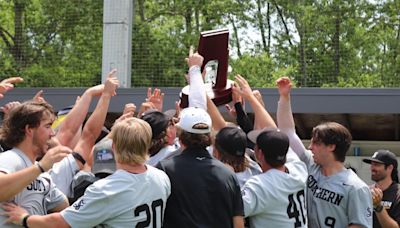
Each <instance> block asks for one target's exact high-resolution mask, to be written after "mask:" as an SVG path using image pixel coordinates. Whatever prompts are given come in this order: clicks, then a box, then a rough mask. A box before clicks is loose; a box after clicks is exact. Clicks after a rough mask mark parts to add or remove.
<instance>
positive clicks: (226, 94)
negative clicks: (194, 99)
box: [179, 79, 233, 108]
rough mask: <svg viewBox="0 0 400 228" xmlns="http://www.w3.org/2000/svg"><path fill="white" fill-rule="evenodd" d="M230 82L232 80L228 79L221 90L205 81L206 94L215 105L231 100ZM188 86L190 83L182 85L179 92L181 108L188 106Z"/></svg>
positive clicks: (231, 82)
mask: <svg viewBox="0 0 400 228" xmlns="http://www.w3.org/2000/svg"><path fill="white" fill-rule="evenodd" d="M232 84H233V81H231V80H229V79H228V82H227V83H226V86H225V88H224V89H222V90H221V89H218V90H216V89H213V88H212V84H211V83H205V84H204V85H205V87H206V93H207V96H208V97H210V98H211V100H212V101H213V102H214V104H215V105H216V106H220V105H223V104H227V103H229V102H231V101H232ZM189 87H190V85H187V86H185V87H183V89H182V91H181V93H180V94H179V97H180V99H181V104H180V107H181V108H186V107H188V106H189V96H188V94H189Z"/></svg>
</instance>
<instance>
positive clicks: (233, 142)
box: [215, 127, 247, 157]
mask: <svg viewBox="0 0 400 228" xmlns="http://www.w3.org/2000/svg"><path fill="white" fill-rule="evenodd" d="M215 145H216V147H217V149H218V150H220V151H221V152H224V153H227V154H230V155H234V156H239V157H242V156H244V153H245V151H246V147H247V138H246V133H245V132H244V131H243V130H242V129H240V128H238V127H224V128H222V129H221V130H220V131H219V132H218V134H217V135H216V136H215Z"/></svg>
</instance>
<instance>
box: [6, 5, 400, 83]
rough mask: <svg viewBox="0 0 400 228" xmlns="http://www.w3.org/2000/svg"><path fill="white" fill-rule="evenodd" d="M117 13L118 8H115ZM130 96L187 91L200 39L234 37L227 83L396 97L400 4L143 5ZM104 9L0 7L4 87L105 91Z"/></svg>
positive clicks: (136, 17)
mask: <svg viewBox="0 0 400 228" xmlns="http://www.w3.org/2000/svg"><path fill="white" fill-rule="evenodd" d="M114 2H115V4H120V3H119V1H114ZM133 2H134V8H133V9H134V10H133V12H132V13H133V26H132V68H131V69H132V70H131V72H132V83H131V84H132V86H134V87H142V86H167V87H175V86H176V87H181V86H183V85H184V84H185V80H184V74H185V72H186V71H187V69H186V68H187V67H186V63H185V61H184V58H185V57H186V56H187V53H188V49H189V47H190V46H191V45H194V46H196V45H197V43H198V38H199V34H200V32H201V31H206V30H211V29H217V28H228V29H229V31H230V53H231V54H230V57H231V59H230V66H231V67H230V69H231V71H230V73H229V76H230V77H232V76H233V75H234V74H237V73H239V74H241V75H244V76H245V77H246V78H247V79H248V80H249V82H250V83H251V85H252V86H254V87H272V86H273V85H274V81H275V79H276V78H277V77H279V76H281V75H283V74H285V75H288V76H290V77H291V78H292V79H293V80H294V81H295V82H296V84H297V86H299V87H366V88H372V87H399V86H400V57H398V55H399V54H400V14H399V12H400V4H399V2H398V1H395V0H393V1H390V0H388V1H354V2H350V3H349V2H342V1H327V0H318V1H306V0H302V1H265V0H258V1H236V0H220V1H212V0H204V1H169V0H136V1H133ZM116 13H118V12H116ZM102 31H103V1H101V0H73V1H67V0H8V1H0V77H1V78H5V77H8V76H11V75H20V76H22V77H24V78H25V82H24V85H23V86H27V87H34V86H44V87H46V86H48V87H86V86H90V85H94V84H97V83H99V82H100V81H101V64H102V37H103V34H102Z"/></svg>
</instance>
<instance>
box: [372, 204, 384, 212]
mask: <svg viewBox="0 0 400 228" xmlns="http://www.w3.org/2000/svg"><path fill="white" fill-rule="evenodd" d="M382 210H383V206H382V205H381V204H379V205H378V206H376V207H374V211H375V212H377V213H380V212H381V211H382Z"/></svg>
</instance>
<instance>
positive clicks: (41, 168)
mask: <svg viewBox="0 0 400 228" xmlns="http://www.w3.org/2000/svg"><path fill="white" fill-rule="evenodd" d="M36 166H37V167H38V168H39V170H40V172H41V173H44V172H46V171H45V170H44V169H43V167H42V166H41V165H40V163H39V162H36Z"/></svg>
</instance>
